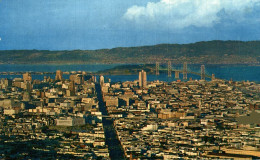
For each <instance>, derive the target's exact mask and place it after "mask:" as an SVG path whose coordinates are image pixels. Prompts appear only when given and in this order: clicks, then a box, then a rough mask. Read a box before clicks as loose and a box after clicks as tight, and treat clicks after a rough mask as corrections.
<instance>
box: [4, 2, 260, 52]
mask: <svg viewBox="0 0 260 160" xmlns="http://www.w3.org/2000/svg"><path fill="white" fill-rule="evenodd" d="M259 28H260V0H113V1H108V0H0V38H1V41H0V50H10V49H46V50H65V49H69V50H73V49H101V48H114V47H128V46H142V45H153V44H160V43H181V44H182V43H193V42H197V41H208V40H243V41H249V40H260V29H259Z"/></svg>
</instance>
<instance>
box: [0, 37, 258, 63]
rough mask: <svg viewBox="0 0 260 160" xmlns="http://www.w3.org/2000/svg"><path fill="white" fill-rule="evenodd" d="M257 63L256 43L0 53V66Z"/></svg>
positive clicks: (208, 42)
mask: <svg viewBox="0 0 260 160" xmlns="http://www.w3.org/2000/svg"><path fill="white" fill-rule="evenodd" d="M168 60H171V61H172V63H175V64H180V63H183V62H185V61H186V62H189V63H190V64H250V65H259V64H260V41H248V42H244V41H207V42H197V43H191V44H159V45H153V46H140V47H119V48H113V49H100V50H62V51H49V50H1V51H0V63H2V64H51V63H52V64H53V63H55V64H95V63H102V64H110V63H127V64H130V63H136V64H138V63H146V64H149V63H150V64H151V63H155V62H156V61H158V62H163V63H165V62H167V61H168Z"/></svg>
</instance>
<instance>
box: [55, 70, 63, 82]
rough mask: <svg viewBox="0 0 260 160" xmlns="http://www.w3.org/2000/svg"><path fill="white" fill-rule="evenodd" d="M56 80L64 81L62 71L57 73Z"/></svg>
mask: <svg viewBox="0 0 260 160" xmlns="http://www.w3.org/2000/svg"><path fill="white" fill-rule="evenodd" d="M55 80H58V81H61V80H62V71H61V70H57V71H56V76H55Z"/></svg>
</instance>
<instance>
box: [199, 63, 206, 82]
mask: <svg viewBox="0 0 260 160" xmlns="http://www.w3.org/2000/svg"><path fill="white" fill-rule="evenodd" d="M200 73H201V75H200V79H201V80H205V65H201V67H200Z"/></svg>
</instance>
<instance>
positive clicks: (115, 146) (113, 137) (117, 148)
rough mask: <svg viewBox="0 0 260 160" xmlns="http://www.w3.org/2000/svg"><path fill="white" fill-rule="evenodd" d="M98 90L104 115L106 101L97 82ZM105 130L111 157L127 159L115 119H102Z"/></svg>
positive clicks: (100, 106) (121, 159) (105, 112)
mask: <svg viewBox="0 0 260 160" xmlns="http://www.w3.org/2000/svg"><path fill="white" fill-rule="evenodd" d="M96 92H97V98H98V101H99V109H100V111H101V112H102V114H103V115H105V116H107V115H108V113H107V110H106V107H105V103H104V101H103V98H102V93H101V88H100V85H99V84H96ZM102 123H103V127H104V132H105V136H106V144H107V145H108V149H109V154H110V158H111V159H112V160H114V159H120V160H123V159H125V156H124V151H123V149H122V146H121V144H120V142H119V140H118V137H117V134H116V131H115V128H114V126H113V120H111V119H108V118H103V119H102Z"/></svg>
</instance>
